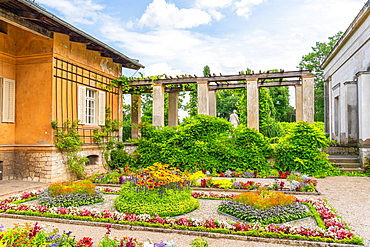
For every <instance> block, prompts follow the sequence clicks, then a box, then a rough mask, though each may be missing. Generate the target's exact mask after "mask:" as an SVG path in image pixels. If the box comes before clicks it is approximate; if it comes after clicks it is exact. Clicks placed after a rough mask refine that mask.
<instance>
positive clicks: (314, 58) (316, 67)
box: [298, 32, 343, 122]
mask: <svg viewBox="0 0 370 247" xmlns="http://www.w3.org/2000/svg"><path fill="white" fill-rule="evenodd" d="M342 33H343V32H338V33H337V34H335V35H334V36H332V37H329V38H328V39H329V41H328V42H327V43H326V42H316V46H315V47H312V52H310V53H308V54H307V55H304V56H302V60H301V61H300V62H299V66H298V67H299V68H301V69H309V70H311V71H312V73H313V74H314V75H315V121H322V122H323V121H324V72H323V70H322V69H321V67H320V66H321V64H322V63H323V62H324V60H325V58H326V57H327V56H328V55H329V53H330V51H331V50H332V49H333V48H334V46H335V44H336V43H337V42H338V40H339V39H340V37H341V36H342Z"/></svg>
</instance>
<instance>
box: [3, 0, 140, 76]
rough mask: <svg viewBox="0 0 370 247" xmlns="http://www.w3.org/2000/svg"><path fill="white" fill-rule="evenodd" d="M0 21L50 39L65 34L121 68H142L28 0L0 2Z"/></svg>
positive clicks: (130, 59) (135, 62)
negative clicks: (56, 34)
mask: <svg viewBox="0 0 370 247" xmlns="http://www.w3.org/2000/svg"><path fill="white" fill-rule="evenodd" d="M0 20H3V21H8V22H9V21H10V22H11V23H12V24H13V25H15V26H17V27H20V28H25V29H27V30H29V31H31V32H33V33H36V34H38V35H41V36H44V37H46V38H52V37H53V33H54V32H57V33H63V34H66V35H68V36H69V39H70V40H71V41H73V42H79V43H85V44H86V48H87V49H89V50H94V51H98V52H100V54H101V56H103V57H109V58H112V59H113V62H115V63H119V64H122V66H123V67H124V68H128V69H135V70H138V69H140V68H144V66H143V65H142V64H140V63H139V61H138V60H135V59H132V58H129V57H127V56H126V55H124V54H122V53H121V52H119V51H117V50H115V49H114V48H112V47H110V46H108V45H106V44H104V43H103V42H101V41H99V40H97V39H96V38H94V37H92V36H90V35H89V34H87V33H85V32H83V31H81V30H79V29H78V28H76V27H74V26H72V25H71V24H69V23H67V22H65V21H63V20H62V19H60V18H59V17H57V16H55V15H53V14H52V13H50V12H48V11H47V10H45V9H44V8H42V7H40V6H39V5H37V4H35V3H33V2H31V1H29V0H2V1H0Z"/></svg>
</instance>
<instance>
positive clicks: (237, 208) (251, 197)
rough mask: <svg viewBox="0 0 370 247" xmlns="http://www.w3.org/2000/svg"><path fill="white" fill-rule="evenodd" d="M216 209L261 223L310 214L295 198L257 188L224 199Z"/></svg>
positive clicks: (294, 218) (290, 219)
mask: <svg viewBox="0 0 370 247" xmlns="http://www.w3.org/2000/svg"><path fill="white" fill-rule="evenodd" d="M218 211H219V212H221V213H224V214H227V215H230V216H233V217H235V218H236V219H237V220H240V221H244V222H252V223H254V222H259V223H261V224H266V225H267V224H271V223H285V222H288V221H293V220H298V219H302V218H304V217H308V216H310V215H311V213H310V212H309V210H308V208H307V207H306V206H305V205H303V204H301V203H298V202H296V198H295V197H294V196H291V195H285V194H284V193H282V192H275V191H267V190H259V191H257V192H247V193H242V194H239V195H236V196H235V197H233V198H232V200H231V201H225V202H224V203H222V204H221V205H220V206H219V207H218Z"/></svg>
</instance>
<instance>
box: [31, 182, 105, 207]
mask: <svg viewBox="0 0 370 247" xmlns="http://www.w3.org/2000/svg"><path fill="white" fill-rule="evenodd" d="M38 198H39V203H40V204H41V205H46V206H49V207H69V206H75V207H79V206H83V205H90V204H95V203H99V202H103V201H104V198H103V195H102V193H101V192H100V191H99V190H97V189H96V188H95V185H94V184H92V182H91V181H89V180H82V181H77V182H73V181H69V182H66V183H54V184H51V185H50V186H49V188H47V189H46V190H44V191H43V192H41V193H40V194H39V195H38Z"/></svg>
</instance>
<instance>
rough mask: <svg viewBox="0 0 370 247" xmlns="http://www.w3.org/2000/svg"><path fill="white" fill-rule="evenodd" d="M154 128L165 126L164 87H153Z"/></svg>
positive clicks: (155, 85)
mask: <svg viewBox="0 0 370 247" xmlns="http://www.w3.org/2000/svg"><path fill="white" fill-rule="evenodd" d="M152 124H153V125H154V126H164V85H163V84H162V83H158V84H154V85H153V119H152Z"/></svg>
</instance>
